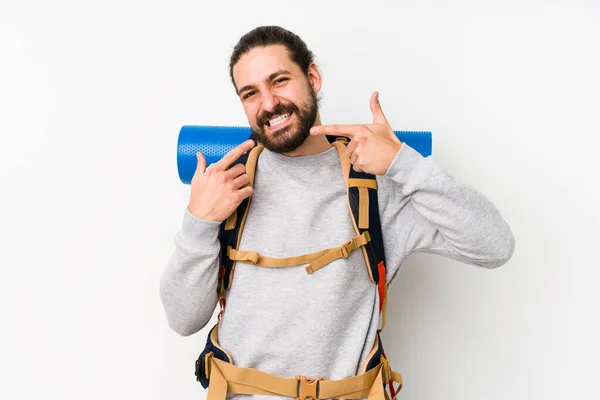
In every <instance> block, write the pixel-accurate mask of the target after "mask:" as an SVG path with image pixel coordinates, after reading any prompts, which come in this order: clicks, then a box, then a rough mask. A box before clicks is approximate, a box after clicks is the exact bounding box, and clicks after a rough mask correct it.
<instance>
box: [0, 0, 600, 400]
mask: <svg viewBox="0 0 600 400" xmlns="http://www.w3.org/2000/svg"><path fill="white" fill-rule="evenodd" d="M211 3H213V4H214V3H216V2H211ZM417 3H418V4H417ZM483 3H484V2H475V1H473V2H472V3H470V4H469V3H466V2H456V1H452V2H450V1H447V2H443V1H438V2H431V1H428V2H417V1H397V2H392V1H389V2H382V1H373V0H372V1H371V2H370V4H368V5H367V2H366V1H364V2H349V1H343V2H342V1H339V2H335V3H334V2H326V1H317V2H313V1H302V2H283V1H277V2H272V3H268V2H261V1H250V2H238V4H236V3H232V2H225V3H224V4H223V5H222V6H215V5H208V4H207V3H206V2H201V1H177V2H174V1H171V2H166V1H163V2H159V1H152V2H149V1H123V0H120V1H116V0H112V1H103V2H82V1H65V0H61V1H57V0H55V1H16V0H12V1H11V0H8V1H7V0H1V2H0V61H1V62H0V135H1V136H0V191H1V197H0V202H1V207H0V246H1V250H0V267H1V275H0V322H1V329H0V397H1V398H2V399H62V400H75V399H84V398H85V399H89V400H95V399H144V400H154V399H199V398H204V396H205V393H206V392H205V391H204V389H202V387H201V386H200V384H199V383H198V382H196V381H195V377H194V373H193V370H194V361H195V360H196V358H197V356H198V354H199V353H200V351H201V350H202V348H203V345H204V343H205V340H206V337H205V335H206V332H207V330H206V329H205V330H203V331H201V332H200V333H198V334H196V335H192V336H190V337H185V338H184V337H181V336H178V335H177V334H176V333H174V332H173V331H171V330H170V329H169V328H168V326H167V322H166V319H165V317H164V314H163V309H162V305H161V303H160V298H159V294H158V284H159V279H160V276H161V274H162V272H163V270H164V268H165V266H166V264H167V262H168V260H169V258H170V256H171V253H172V251H173V250H174V244H173V238H174V235H175V234H176V232H177V230H178V229H179V227H180V225H181V219H182V217H183V211H184V209H185V207H186V206H187V201H188V199H189V186H187V185H184V184H182V183H181V182H180V181H179V178H178V175H177V168H176V142H177V135H178V133H179V129H180V127H181V126H182V125H185V124H195V125H240V126H244V125H245V126H247V120H246V118H245V115H244V113H243V110H242V107H241V105H240V103H239V100H238V99H237V97H236V96H235V94H234V91H233V87H232V85H231V83H230V81H229V77H228V68H227V64H228V58H229V55H230V53H231V50H232V48H233V46H234V45H235V43H236V42H237V40H238V39H239V37H240V36H241V35H243V34H244V33H245V32H247V31H249V30H250V29H252V28H254V27H256V26H259V25H266V24H276V25H281V26H283V27H285V28H288V29H290V30H292V31H294V32H296V33H298V34H299V35H300V36H301V37H302V38H303V39H304V40H305V41H306V42H307V44H308V46H309V48H310V49H312V51H313V52H314V53H315V54H316V55H317V63H318V65H319V66H320V68H321V70H322V72H323V79H324V86H323V108H322V120H323V123H325V124H329V123H363V122H370V121H371V118H372V116H371V112H370V109H369V98H370V95H371V93H372V92H373V91H375V90H378V91H380V93H381V96H380V97H381V103H382V106H383V110H384V112H385V113H386V115H387V117H388V120H389V121H390V123H391V124H392V126H393V128H394V129H395V130H429V131H432V132H433V157H435V159H436V160H437V162H438V163H439V164H440V165H441V166H442V167H443V168H444V169H445V170H446V171H447V172H448V173H449V174H451V175H453V176H455V177H456V178H458V179H459V180H460V181H462V182H464V183H466V184H469V185H472V186H473V187H475V188H476V189H478V190H479V191H481V192H482V193H484V194H485V195H486V196H488V197H489V198H490V199H491V200H492V201H493V202H494V203H495V204H496V206H497V207H498V208H499V210H500V211H501V213H502V214H503V216H504V217H505V219H506V220H507V222H508V223H509V225H510V227H511V228H512V230H513V232H514V235H515V238H516V249H515V253H514V256H513V258H512V259H511V260H510V261H509V262H508V263H507V264H505V265H504V266H502V267H501V268H499V269H495V270H484V269H479V268H475V267H472V266H468V265H465V264H461V263H458V262H454V261H451V260H448V259H445V258H442V257H439V256H434V255H426V254H418V255H414V256H411V257H410V258H409V259H408V260H407V262H406V263H405V264H404V267H403V270H402V271H401V272H400V275H399V276H398V279H397V280H396V281H395V282H394V285H393V286H392V287H391V288H390V290H391V298H390V301H389V310H390V311H389V321H388V325H387V327H386V331H384V334H383V339H384V343H385V344H386V350H387V353H388V356H389V357H390V359H391V363H392V366H393V367H394V369H395V370H397V371H399V372H400V373H401V374H402V375H403V377H404V380H405V387H404V389H403V390H402V391H401V393H400V396H399V398H400V399H404V400H409V399H410V400H417V399H419V400H421V399H427V400H442V399H443V400H450V399H461V400H475V399H477V400H479V399H490V400H491V399H519V400H520V399H523V400H525V399H540V400H541V399H544V400H547V399H598V398H600V389H599V386H598V384H597V380H598V374H599V373H600V366H599V364H600V346H599V344H598V341H599V340H600V315H599V314H600V313H599V312H598V305H599V304H600V294H599V292H598V291H597V290H596V289H597V287H598V285H599V284H600V273H599V272H598V269H599V267H600V261H599V259H598V248H599V247H600V235H599V233H598V230H599V228H600V213H599V211H598V204H599V200H600V199H599V196H598V193H599V190H598V184H599V181H600V179H599V178H598V172H597V171H598V169H599V167H600V165H599V164H600V162H599V161H598V154H599V148H600V147H599V146H600V140H599V139H598V134H599V133H600V129H599V127H600V123H599V121H598V117H599V114H600V113H599V111H600V101H599V92H600V79H599V72H598V71H600V46H599V40H600V39H599V38H600V18H599V17H600V7H599V6H598V3H597V2H593V1H592V0H590V1H587V2H584V1H567V0H564V1H558V0H557V1H545V2H544V1H520V2H517V1H509V2H485V4H486V5H484V4H483ZM209 4H210V3H209ZM213 318H215V317H213ZM208 326H212V322H211V323H209V325H208Z"/></svg>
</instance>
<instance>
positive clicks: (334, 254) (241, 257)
mask: <svg viewBox="0 0 600 400" xmlns="http://www.w3.org/2000/svg"><path fill="white" fill-rule="evenodd" d="M370 241H371V236H369V232H368V231H365V232H363V233H362V234H361V235H359V236H356V237H354V238H352V239H351V240H349V241H347V242H346V243H344V244H342V245H341V246H339V247H335V248H330V249H325V250H321V251H317V252H316V253H311V254H304V255H302V256H296V257H288V258H271V257H265V256H262V255H260V254H259V253H257V252H255V251H245V250H235V249H233V248H231V246H229V247H228V248H227V256H228V257H229V258H230V259H231V260H233V261H243V262H247V263H250V264H254V265H260V266H261V267H291V266H295V265H302V264H309V265H307V266H306V272H307V273H309V274H312V273H313V272H315V271H316V270H318V269H320V268H323V267H324V266H325V265H327V264H329V263H330V262H333V261H335V260H338V259H340V258H348V256H349V255H350V253H352V252H353V251H354V250H356V249H358V248H359V247H361V246H364V245H366V244H367V243H369V242H370Z"/></svg>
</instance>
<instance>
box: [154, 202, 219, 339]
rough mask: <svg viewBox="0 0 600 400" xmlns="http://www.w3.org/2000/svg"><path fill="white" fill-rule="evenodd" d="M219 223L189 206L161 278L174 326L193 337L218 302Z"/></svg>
mask: <svg viewBox="0 0 600 400" xmlns="http://www.w3.org/2000/svg"><path fill="white" fill-rule="evenodd" d="M219 225H220V224H219V222H212V221H205V220H202V219H200V218H197V217H196V216H194V215H193V214H192V213H190V211H189V210H188V208H187V207H186V209H185V214H184V217H183V224H182V226H181V229H180V230H179V232H178V233H177V234H176V235H175V238H174V243H175V250H174V252H173V254H172V256H171V259H170V260H169V263H168V264H167V266H166V269H165V270H164V273H163V275H162V278H161V280H160V298H161V301H162V304H163V308H164V312H165V315H166V318H167V322H168V324H169V326H170V327H171V329H173V330H174V331H175V332H177V333H179V334H180V335H182V336H190V335H192V334H194V333H196V332H198V331H199V330H200V329H202V328H203V327H204V326H205V325H206V324H207V323H208V321H209V320H210V318H211V317H212V314H213V312H214V310H215V307H216V305H217V303H218V297H217V283H218V271H219V252H220V243H219V239H218V235H219Z"/></svg>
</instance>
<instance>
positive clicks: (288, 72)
mask: <svg viewBox="0 0 600 400" xmlns="http://www.w3.org/2000/svg"><path fill="white" fill-rule="evenodd" d="M283 74H291V72H290V71H288V70H285V69H280V70H277V71H275V72H273V73H272V74H271V75H269V76H268V77H267V79H265V82H268V81H272V80H273V79H275V78H276V77H277V76H278V75H283ZM249 89H256V86H254V85H246V86H244V87H243V88H241V89H240V90H238V96H239V95H240V94H241V93H242V92H244V91H246V90H249Z"/></svg>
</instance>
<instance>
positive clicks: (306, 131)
mask: <svg viewBox="0 0 600 400" xmlns="http://www.w3.org/2000/svg"><path fill="white" fill-rule="evenodd" d="M309 93H310V95H309V98H308V100H307V101H305V102H302V103H301V104H300V106H297V105H295V104H294V103H290V104H283V103H280V104H278V105H277V107H275V109H274V110H273V111H272V112H265V113H263V114H262V115H261V116H260V118H258V120H257V124H258V126H253V125H252V124H250V128H251V130H252V136H251V138H252V139H254V140H255V141H257V142H260V143H261V144H262V145H263V146H265V148H266V149H269V150H271V151H273V152H276V153H288V152H291V151H294V150H296V149H297V148H298V147H300V146H301V145H302V144H303V143H304V142H305V141H306V138H308V136H309V135H310V128H312V127H313V125H314V124H315V120H316V118H317V111H318V104H317V96H316V94H315V92H314V91H313V90H312V87H310V86H309ZM287 113H291V114H292V115H291V116H290V117H289V118H292V117H293V116H296V123H291V124H289V125H287V126H285V127H283V128H281V129H279V130H276V131H273V132H271V133H266V132H265V123H266V122H267V121H268V120H269V119H271V118H272V117H273V116H274V115H283V114H287Z"/></svg>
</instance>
